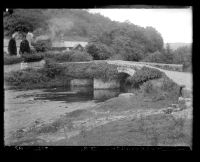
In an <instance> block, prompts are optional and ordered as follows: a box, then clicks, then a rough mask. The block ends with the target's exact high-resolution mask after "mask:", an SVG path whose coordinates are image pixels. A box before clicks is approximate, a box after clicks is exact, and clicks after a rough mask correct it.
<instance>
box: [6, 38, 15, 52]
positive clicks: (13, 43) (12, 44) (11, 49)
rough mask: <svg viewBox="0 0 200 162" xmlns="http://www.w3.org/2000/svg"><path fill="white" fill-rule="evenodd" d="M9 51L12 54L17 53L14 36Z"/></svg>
mask: <svg viewBox="0 0 200 162" xmlns="http://www.w3.org/2000/svg"><path fill="white" fill-rule="evenodd" d="M8 52H9V54H10V55H17V46H16V41H15V39H14V38H11V39H10V41H9V44H8Z"/></svg>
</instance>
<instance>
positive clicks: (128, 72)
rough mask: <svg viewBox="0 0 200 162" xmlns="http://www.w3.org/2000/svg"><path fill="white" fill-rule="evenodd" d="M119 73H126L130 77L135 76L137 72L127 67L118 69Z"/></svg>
mask: <svg viewBox="0 0 200 162" xmlns="http://www.w3.org/2000/svg"><path fill="white" fill-rule="evenodd" d="M117 71H118V73H126V74H128V75H130V76H133V75H134V73H135V70H133V69H131V68H127V67H122V66H121V67H117Z"/></svg>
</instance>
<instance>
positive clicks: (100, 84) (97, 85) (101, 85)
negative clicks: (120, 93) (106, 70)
mask: <svg viewBox="0 0 200 162" xmlns="http://www.w3.org/2000/svg"><path fill="white" fill-rule="evenodd" d="M115 88H120V83H119V82H118V81H117V80H111V81H106V82H104V81H103V80H101V79H94V89H115Z"/></svg>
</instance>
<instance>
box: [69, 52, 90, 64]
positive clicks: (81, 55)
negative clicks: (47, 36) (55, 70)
mask: <svg viewBox="0 0 200 162" xmlns="http://www.w3.org/2000/svg"><path fill="white" fill-rule="evenodd" d="M69 61H71V62H81V61H92V57H91V56H90V55H89V54H88V53H87V52H81V51H72V52H71V54H70V55H69Z"/></svg>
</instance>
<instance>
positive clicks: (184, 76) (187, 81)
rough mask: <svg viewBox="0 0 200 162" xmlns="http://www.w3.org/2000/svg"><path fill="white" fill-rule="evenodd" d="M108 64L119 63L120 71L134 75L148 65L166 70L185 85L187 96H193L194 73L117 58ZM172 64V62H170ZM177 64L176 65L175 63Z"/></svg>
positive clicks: (168, 74) (177, 81) (180, 83)
mask: <svg viewBox="0 0 200 162" xmlns="http://www.w3.org/2000/svg"><path fill="white" fill-rule="evenodd" d="M106 62H107V63H108V64H114V65H118V69H119V70H118V71H119V72H126V73H127V74H129V75H133V74H134V71H135V70H139V69H141V68H142V67H144V66H146V67H149V68H154V69H158V70H160V71H162V72H164V73H165V74H166V75H167V76H168V77H169V78H170V79H172V80H173V81H174V82H175V83H176V84H178V85H179V86H181V87H183V88H182V94H183V96H184V97H186V98H191V97H192V86H193V85H192V74H191V73H185V72H180V71H169V70H164V69H160V68H158V67H155V66H152V65H147V64H143V63H138V62H131V61H121V60H115V61H106ZM168 66H170V64H168ZM173 66H175V65H173Z"/></svg>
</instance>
